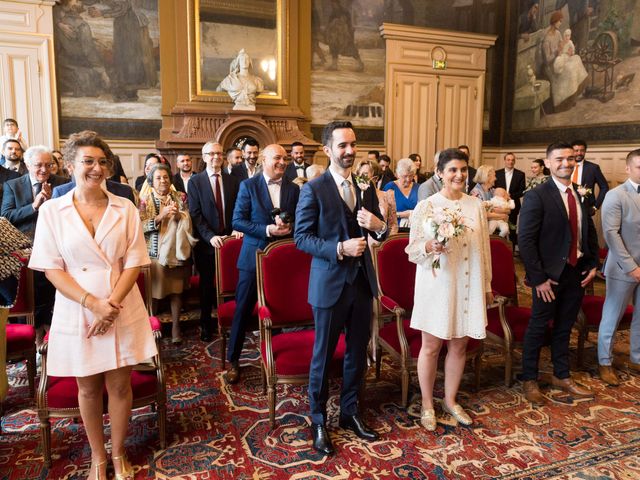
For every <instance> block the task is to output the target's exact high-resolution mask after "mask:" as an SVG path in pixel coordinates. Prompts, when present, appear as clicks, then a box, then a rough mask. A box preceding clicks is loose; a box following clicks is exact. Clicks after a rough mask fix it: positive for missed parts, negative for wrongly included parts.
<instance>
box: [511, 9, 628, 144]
mask: <svg viewBox="0 0 640 480" xmlns="http://www.w3.org/2000/svg"><path fill="white" fill-rule="evenodd" d="M511 27H512V30H511V31H513V32H514V35H513V36H512V38H511V39H510V40H511V41H510V54H509V60H510V61H509V66H510V70H509V75H508V77H507V78H508V79H509V82H508V84H507V87H508V90H507V104H506V122H505V123H506V125H507V129H506V132H505V138H504V140H505V142H504V143H507V144H522V143H541V144H545V143H550V142H551V141H554V140H558V139H568V140H571V139H575V138H583V139H585V140H587V141H602V142H628V141H630V140H637V139H640V100H639V99H640V76H637V75H636V73H637V72H638V71H639V70H640V1H637V0H598V1H595V0H582V1H577V0H537V1H534V0H520V1H519V2H518V5H517V8H516V9H514V11H513V12H512V15H511Z"/></svg>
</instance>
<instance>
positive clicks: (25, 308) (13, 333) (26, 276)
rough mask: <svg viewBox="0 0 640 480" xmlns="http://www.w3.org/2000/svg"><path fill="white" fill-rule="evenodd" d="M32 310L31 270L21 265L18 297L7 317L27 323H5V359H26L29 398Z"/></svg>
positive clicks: (33, 356) (32, 386)
mask: <svg viewBox="0 0 640 480" xmlns="http://www.w3.org/2000/svg"><path fill="white" fill-rule="evenodd" d="M34 312H35V301H34V291H33V270H30V269H28V268H27V267H26V266H23V267H22V270H21V272H20V282H19V284H18V298H16V303H15V305H14V306H13V308H12V309H11V310H9V319H11V318H12V317H25V318H26V321H27V323H26V324H17V323H7V330H6V331H7V361H21V360H26V362H27V378H28V380H29V394H30V395H31V398H33V397H34V396H35V393H36V387H35V383H36V329H35V327H34Z"/></svg>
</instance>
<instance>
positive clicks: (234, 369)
mask: <svg viewBox="0 0 640 480" xmlns="http://www.w3.org/2000/svg"><path fill="white" fill-rule="evenodd" d="M224 378H225V380H226V381H227V383H230V384H234V383H238V382H239V381H240V365H231V366H230V367H229V370H227V373H226V374H225V376H224Z"/></svg>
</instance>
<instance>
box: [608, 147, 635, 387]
mask: <svg viewBox="0 0 640 480" xmlns="http://www.w3.org/2000/svg"><path fill="white" fill-rule="evenodd" d="M626 169H627V174H628V175H629V179H628V180H627V181H626V182H624V183H623V184H622V185H619V186H618V187H616V188H614V189H613V190H610V191H609V193H608V194H607V196H606V197H605V198H604V202H603V203H602V231H603V233H604V238H605V241H606V242H607V246H608V247H609V254H608V256H607V260H606V262H605V266H604V274H605V277H606V279H607V294H606V299H605V302H604V307H603V310H602V321H601V322H600V330H599V332H598V363H599V364H600V366H599V370H600V378H601V379H602V380H603V381H604V382H605V383H607V384H609V385H618V384H619V380H618V377H617V375H616V372H615V370H614V369H613V367H612V366H611V363H612V362H611V361H612V350H613V338H614V335H615V333H616V328H617V327H618V322H620V319H621V318H622V315H623V314H624V311H625V309H626V308H627V305H628V304H629V300H631V299H632V298H633V305H634V308H633V318H632V321H631V335H630V343H631V348H630V357H631V358H630V359H631V362H630V363H629V368H631V369H632V370H635V371H636V372H640V288H639V287H638V285H640V149H637V150H633V151H632V152H630V153H629V155H627V168H626Z"/></svg>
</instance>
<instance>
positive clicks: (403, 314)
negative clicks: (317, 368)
mask: <svg viewBox="0 0 640 480" xmlns="http://www.w3.org/2000/svg"><path fill="white" fill-rule="evenodd" d="M402 238H406V239H408V238H409V234H408V233H398V234H396V235H392V236H390V237H388V238H387V239H386V240H384V241H383V242H381V243H380V244H377V245H374V246H373V255H372V256H373V266H374V269H375V272H376V279H377V281H378V297H376V299H375V300H376V301H375V304H374V312H375V314H376V315H375V317H374V318H375V320H374V321H375V325H374V328H373V329H372V334H371V338H372V344H373V348H374V358H375V362H376V378H380V367H381V358H380V357H381V351H380V349H379V348H378V347H379V346H380V347H382V350H384V351H385V352H387V353H388V354H389V356H390V357H391V358H392V359H393V361H394V362H396V363H398V364H399V365H400V385H401V392H402V405H403V406H404V407H405V408H406V407H408V405H409V385H410V380H411V370H415V369H417V366H418V359H417V358H415V359H414V358H412V357H411V350H410V346H409V342H408V340H407V336H406V335H405V331H404V325H403V320H404V319H406V318H409V317H410V316H411V312H410V311H406V310H405V309H404V308H402V307H400V306H398V305H390V304H389V305H385V304H384V301H383V297H384V291H383V289H382V286H381V284H380V267H379V264H378V255H377V254H378V252H379V251H381V250H383V249H384V248H385V246H386V245H388V244H389V242H391V241H393V240H398V239H402ZM385 311H386V312H390V313H384V312H385ZM391 319H395V322H396V327H397V333H398V340H399V342H400V352H397V351H396V350H395V349H393V347H391V345H389V344H388V343H387V342H385V341H384V339H382V338H380V336H379V334H378V332H379V331H380V329H381V328H382V326H383V325H384V324H385V322H387V321H390V320H391ZM482 353H483V347H482V343H480V346H479V347H478V348H477V349H475V350H473V351H468V352H467V361H469V360H472V361H473V368H474V389H475V390H478V388H479V386H480V368H481V360H482Z"/></svg>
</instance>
